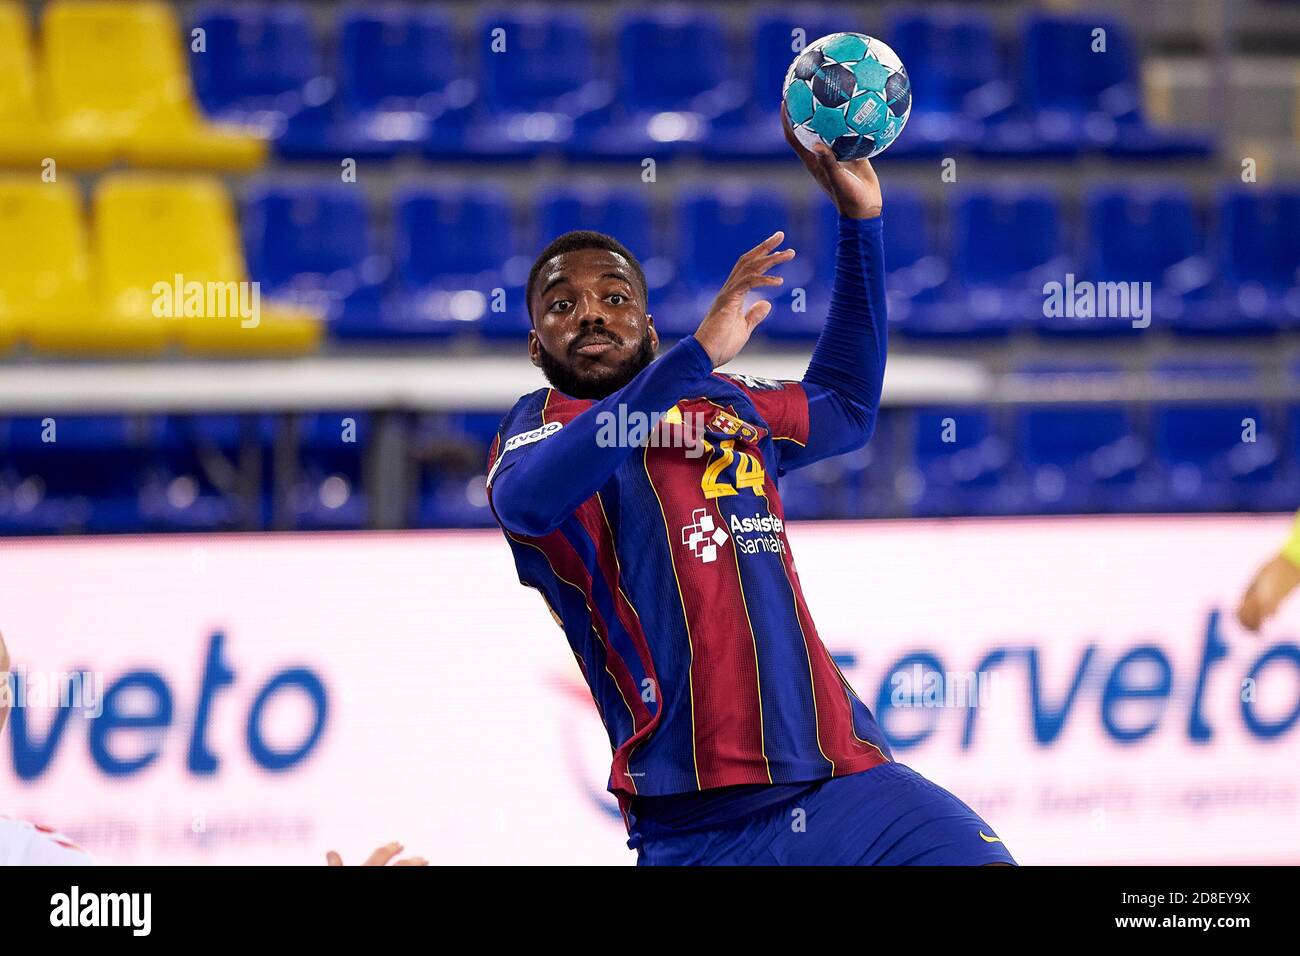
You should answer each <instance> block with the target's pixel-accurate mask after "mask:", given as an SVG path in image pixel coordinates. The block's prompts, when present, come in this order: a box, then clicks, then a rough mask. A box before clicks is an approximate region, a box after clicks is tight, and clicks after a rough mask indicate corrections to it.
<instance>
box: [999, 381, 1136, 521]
mask: <svg viewBox="0 0 1300 956" xmlns="http://www.w3.org/2000/svg"><path fill="white" fill-rule="evenodd" d="M1119 371H1120V370H1119V368H1118V367H1117V366H1111V365H1103V364H1073V365H1064V364H1048V363H1036V364H1033V365H1028V366H1025V367H1024V368H1022V369H1020V370H1019V375H1020V376H1021V377H1023V378H1025V379H1027V380H1029V381H1031V382H1032V381H1034V380H1036V379H1038V380H1042V379H1050V380H1051V381H1052V382H1055V383H1062V384H1065V385H1068V384H1069V383H1070V382H1071V380H1073V381H1074V382H1077V383H1080V384H1084V385H1092V384H1097V383H1100V382H1103V381H1104V380H1105V379H1107V378H1112V379H1115V382H1114V384H1112V385H1111V386H1110V389H1109V390H1114V389H1115V388H1117V387H1118V385H1119V380H1118V376H1119ZM1015 421H1016V446H1017V448H1016V458H1017V463H1018V465H1019V466H1020V468H1021V469H1022V474H1021V476H1020V478H1019V483H1021V484H1022V486H1023V496H1024V499H1025V500H1026V501H1027V502H1030V503H1031V507H1032V508H1033V509H1034V510H1036V511H1039V512H1045V513H1057V514H1060V513H1074V514H1086V513H1091V512H1108V511H1135V510H1140V509H1141V508H1142V507H1143V505H1144V504H1148V503H1150V501H1151V499H1153V498H1154V492H1153V491H1152V490H1151V489H1150V487H1149V482H1146V481H1144V480H1143V477H1144V476H1143V468H1144V464H1145V462H1146V461H1147V458H1148V450H1147V442H1146V441H1145V440H1144V439H1143V437H1142V435H1141V432H1140V430H1139V428H1138V423H1137V421H1136V420H1135V418H1134V414H1133V410H1132V408H1131V407H1129V406H1126V405H1087V404H1074V403H1067V402H1062V403H1059V404H1056V403H1054V404H1050V405H1030V406H1027V407H1024V408H1021V409H1019V410H1018V411H1017V413H1016V416H1015Z"/></svg>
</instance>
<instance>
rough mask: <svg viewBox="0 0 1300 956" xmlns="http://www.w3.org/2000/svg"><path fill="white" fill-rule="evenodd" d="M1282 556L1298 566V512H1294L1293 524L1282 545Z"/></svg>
mask: <svg viewBox="0 0 1300 956" xmlns="http://www.w3.org/2000/svg"><path fill="white" fill-rule="evenodd" d="M1282 557H1284V558H1286V559H1287V560H1288V561H1290V562H1291V563H1292V564H1294V565H1295V566H1296V567H1297V568H1300V512H1297V513H1296V516H1295V526H1294V527H1293V528H1292V529H1291V537H1289V538H1288V539H1287V542H1286V544H1284V545H1283V546H1282Z"/></svg>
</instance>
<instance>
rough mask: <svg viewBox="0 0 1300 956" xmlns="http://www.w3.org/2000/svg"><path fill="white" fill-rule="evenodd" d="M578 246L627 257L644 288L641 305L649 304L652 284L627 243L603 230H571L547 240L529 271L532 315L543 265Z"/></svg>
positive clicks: (527, 288)
mask: <svg viewBox="0 0 1300 956" xmlns="http://www.w3.org/2000/svg"><path fill="white" fill-rule="evenodd" d="M579 249H604V250H606V251H607V252H613V253H616V254H617V255H620V256H622V257H623V258H624V259H626V260H627V262H628V265H630V266H631V267H632V275H633V277H634V278H635V279H636V283H637V285H639V286H640V287H641V289H640V291H641V305H642V307H643V308H644V307H645V306H646V305H647V300H648V299H649V297H650V287H649V286H648V285H647V284H646V281H645V271H644V270H643V269H642V268H641V263H640V262H638V261H637V258H636V256H634V255H632V253H631V251H630V250H629V249H628V248H627V246H625V245H623V243H621V242H619V241H618V240H617V239H615V238H614V237H613V236H607V235H605V234H604V233H603V232H596V231H595V230H592V229H575V230H573V231H572V232H566V233H565V234H564V235H562V236H556V237H555V238H554V239H552V240H551V241H550V242H548V243H547V244H546V248H545V249H543V250H542V251H541V253H540V254H539V255H538V257H537V261H536V262H534V263H533V267H532V268H531V269H529V270H528V285H526V286H525V287H524V303H525V305H527V307H528V315H529V317H530V318H531V317H532V314H533V284H534V283H536V282H537V274H538V273H539V272H541V271H542V266H544V265H546V263H548V262H550V261H551V260H552V259H554V258H555V257H556V256H562V255H564V254H565V253H566V252H577V251H578V250H579Z"/></svg>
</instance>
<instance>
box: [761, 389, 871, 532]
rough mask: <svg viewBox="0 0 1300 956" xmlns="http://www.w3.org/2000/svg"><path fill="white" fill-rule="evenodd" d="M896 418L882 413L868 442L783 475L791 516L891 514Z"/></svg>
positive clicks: (787, 512)
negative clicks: (853, 449) (860, 446)
mask: <svg viewBox="0 0 1300 956" xmlns="http://www.w3.org/2000/svg"><path fill="white" fill-rule="evenodd" d="M895 429H896V423H895V421H894V419H893V418H892V417H891V416H890V415H887V414H882V415H881V416H880V417H879V419H878V420H877V422H876V430H875V434H874V435H872V437H871V441H869V442H868V443H867V444H866V445H865V446H863V447H862V448H859V449H857V450H855V451H851V452H849V453H848V454H846V455H838V456H836V457H834V458H827V459H823V460H822V461H819V462H816V463H814V464H812V465H809V466H808V467H806V468H799V469H797V470H795V471H791V472H787V473H786V474H785V475H784V476H782V477H781V479H780V482H779V487H780V489H781V502H782V504H783V505H784V506H785V517H786V519H787V520H796V521H797V520H817V519H840V518H875V517H892V516H895V515H896V514H897V506H896V505H895V494H894V482H893V475H894V471H893V467H892V464H891V463H892V461H893V457H894V456H893V454H892V449H893V436H894V433H895Z"/></svg>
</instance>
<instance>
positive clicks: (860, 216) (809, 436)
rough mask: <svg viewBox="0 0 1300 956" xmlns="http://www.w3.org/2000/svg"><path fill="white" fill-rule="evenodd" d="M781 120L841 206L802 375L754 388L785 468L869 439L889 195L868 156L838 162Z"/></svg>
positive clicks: (883, 329) (881, 357) (881, 326)
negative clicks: (821, 320) (831, 268)
mask: <svg viewBox="0 0 1300 956" xmlns="http://www.w3.org/2000/svg"><path fill="white" fill-rule="evenodd" d="M782 122H783V123H784V124H785V131H786V140H787V141H788V142H789V143H790V146H791V148H792V149H794V151H795V152H796V153H797V154H798V156H799V158H800V159H801V160H802V161H803V164H804V166H806V167H807V168H808V171H809V172H810V173H811V174H812V176H813V178H814V179H816V180H817V183H818V185H820V186H821V187H822V190H823V191H824V192H825V193H826V194H827V195H828V196H829V197H830V199H831V201H832V202H833V203H835V208H836V209H837V210H838V212H839V226H838V229H839V235H838V239H837V242H836V247H835V279H834V284H833V286H832V290H831V303H830V309H829V311H828V313H827V316H826V323H825V325H824V326H823V328H822V332H821V335H820V336H818V339H817V345H816V347H815V348H814V349H813V355H812V360H811V361H810V362H809V364H808V369H807V371H806V372H805V373H804V377H803V380H802V381H801V382H799V383H797V384H794V383H791V384H790V385H788V386H786V387H785V388H784V389H783V390H781V391H779V392H775V393H769V394H762V393H759V392H755V393H753V394H754V397H755V404H756V406H757V407H758V408H759V410H760V411H761V412H762V413H763V415H764V417H765V418H766V419H767V420H768V422H769V424H771V425H772V432H773V437H774V438H775V439H776V440H777V447H778V449H779V450H780V454H781V461H780V466H781V469H782V470H787V469H790V468H798V467H802V466H803V465H808V464H811V463H812V462H814V461H818V460H820V459H822V458H828V457H830V456H832V455H839V454H843V453H844V452H847V451H852V450H853V449H855V448H860V447H862V446H863V445H865V444H866V443H867V441H868V440H869V439H870V438H871V434H872V432H873V431H874V430H875V425H876V413H877V410H878V409H879V407H880V394H881V385H882V383H883V381H884V376H885V358H886V353H887V344H888V341H887V333H888V329H887V319H886V303H885V279H884V243H883V239H882V232H881V228H882V220H881V216H880V212H881V206H882V204H883V201H882V196H881V191H880V181H879V180H878V179H877V178H876V173H875V170H874V169H872V167H871V163H870V161H868V160H866V159H859V160H852V161H849V162H840V161H838V160H837V159H836V158H835V154H834V153H832V152H831V150H830V149H829V148H828V147H826V146H825V145H824V144H820V143H819V144H818V145H817V148H816V149H815V150H808V149H805V148H804V146H803V145H802V144H801V143H799V141H798V140H797V139H795V137H794V134H793V132H791V130H790V125H789V122H788V120H786V118H785V111H784V110H782Z"/></svg>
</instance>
